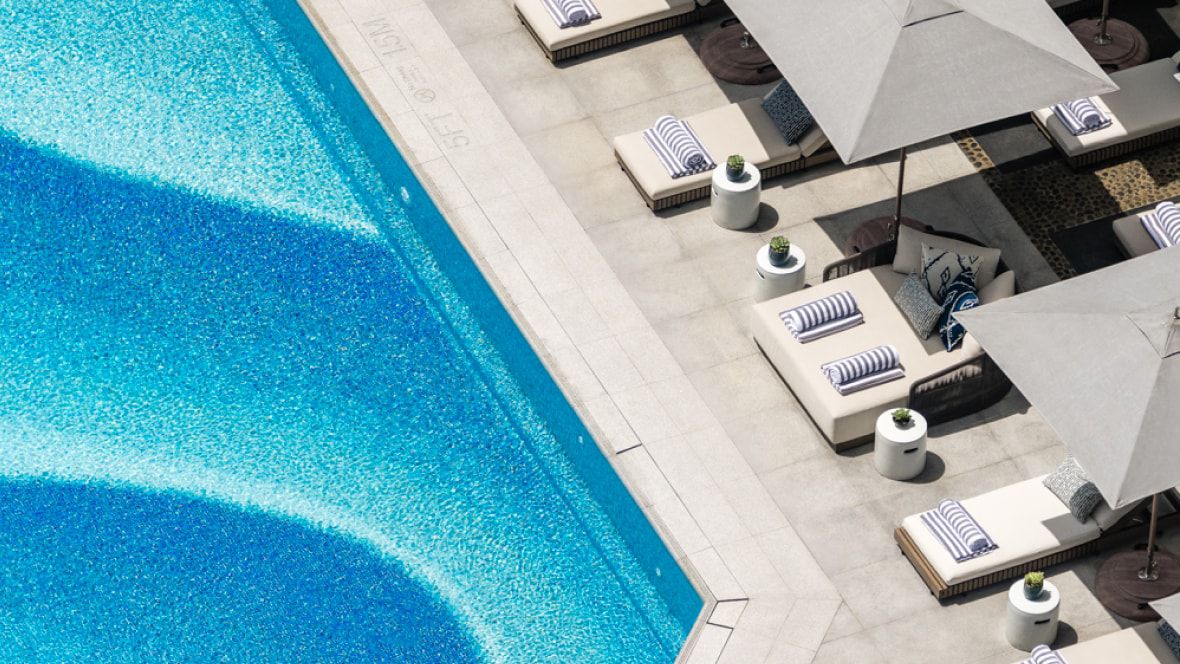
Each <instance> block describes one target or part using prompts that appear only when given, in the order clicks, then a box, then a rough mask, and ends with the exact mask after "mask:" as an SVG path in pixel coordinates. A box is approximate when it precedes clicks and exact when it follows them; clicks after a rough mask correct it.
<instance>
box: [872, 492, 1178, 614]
mask: <svg viewBox="0 0 1180 664" xmlns="http://www.w3.org/2000/svg"><path fill="white" fill-rule="evenodd" d="M1042 480H1044V476H1043V475H1042V476H1039V477H1034V478H1032V479H1028V480H1024V481H1023V482H1017V483H1016V484H1012V485H1009V486H1006V487H1003V488H1000V489H996V490H995V491H989V492H987V493H984V494H982V495H979V496H975V497H974V498H968V499H966V500H963V501H961V502H962V504H963V508H964V509H966V510H967V511H968V512H969V513H970V514H971V516H972V517H974V518H975V519H976V520H977V521H978V522H979V525H980V526H981V527H982V528H983V529H984V530H986V531H987V533H988V535H989V536H990V537H991V538H992V540H994V541H995V542H996V544H997V548H996V549H995V550H994V551H992V552H990V553H988V554H987V555H986V556H979V557H978V558H972V559H970V560H966V561H964V562H961V563H960V562H955V560H954V558H953V557H952V556H951V554H950V552H948V551H947V550H946V548H944V547H943V545H942V544H940V543H939V541H938V539H937V538H935V536H934V535H933V534H932V533H931V532H930V530H929V529H928V528H927V527H926V526H925V525H924V524H922V522H921V519H920V515H918V514H914V515H912V516H908V517H906V518H905V519H904V520H902V522H901V526H900V527H899V528H898V529H897V530H896V531H894V539H895V540H897V544H898V546H899V547H901V551H902V553H903V554H905V557H906V558H908V559H909V561H910V563H912V564H913V566H914V569H915V570H917V572H918V575H919V576H921V577H922V580H923V581H924V582H925V583H926V586H927V587H928V588H930V592H931V593H933V594H934V595H935V596H936V597H938V598H939V599H945V598H947V597H953V596H955V595H959V594H962V593H965V592H968V591H971V590H976V589H978V588H983V587H986V586H989V585H991V584H993V583H998V582H1000V581H1003V580H1005V579H1011V578H1016V577H1018V576H1020V575H1022V574H1024V573H1025V572H1029V571H1033V570H1039V569H1043V568H1045V567H1048V566H1050V565H1055V564H1057V563H1061V562H1065V561H1067V560H1072V559H1074V558H1077V557H1079V556H1082V555H1085V554H1088V553H1091V552H1093V551H1097V550H1099V549H1101V548H1104V547H1106V546H1112V545H1115V544H1118V543H1121V542H1126V541H1128V540H1130V539H1133V538H1134V537H1136V536H1138V535H1141V534H1145V532H1144V531H1145V526H1144V524H1143V523H1142V521H1143V519H1141V518H1140V517H1141V514H1140V513H1141V512H1142V510H1141V509H1137V508H1139V507H1141V506H1143V503H1142V502H1141V503H1138V504H1136V505H1132V506H1129V507H1124V508H1121V509H1118V510H1112V509H1110V508H1109V507H1108V506H1107V505H1106V504H1105V503H1102V504H1100V505H1099V506H1098V508H1097V509H1096V510H1095V511H1094V514H1093V515H1092V517H1091V518H1090V519H1088V520H1086V522H1085V523H1079V522H1078V520H1077V519H1075V518H1074V517H1073V515H1072V514H1070V512H1069V507H1067V506H1066V505H1065V504H1064V503H1062V502H1061V500H1059V499H1058V498H1057V496H1055V495H1053V492H1051V491H1050V490H1049V489H1047V488H1045V485H1044V484H1042ZM1167 502H1169V503H1170V505H1169V506H1168V510H1169V514H1168V515H1167V516H1165V517H1164V518H1165V519H1167V520H1168V521H1169V522H1170V521H1172V520H1174V519H1173V517H1175V516H1176V512H1175V510H1176V505H1175V503H1174V499H1173V498H1172V497H1169V499H1168V501H1167Z"/></svg>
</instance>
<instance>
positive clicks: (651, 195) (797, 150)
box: [613, 98, 836, 210]
mask: <svg viewBox="0 0 1180 664" xmlns="http://www.w3.org/2000/svg"><path fill="white" fill-rule="evenodd" d="M684 120H685V121H687V122H688V123H689V124H690V125H692V128H693V131H695V132H696V134H697V136H698V137H699V138H700V140H701V143H703V144H704V146H705V149H706V150H707V151H708V152H709V154H711V155H713V157H714V158H715V159H716V160H717V161H718V162H724V161H725V158H726V157H727V156H729V155H731V154H740V155H742V156H743V157H745V159H746V162H747V163H750V164H753V165H754V166H757V167H758V169H759V170H760V171H761V172H762V180H763V182H765V181H766V180H768V179H770V178H772V177H775V176H778V175H783V174H785V173H790V172H793V171H798V170H802V169H804V168H806V167H808V166H811V165H814V164H817V163H823V162H825V161H831V160H832V159H835V158H836V152H835V150H833V149H832V148H831V146H830V145H828V139H827V137H826V136H824V133H823V131H822V130H820V128H819V127H818V126H813V127H812V128H811V129H809V130H808V131H807V133H805V134H804V135H803V137H802V138H800V139H799V142H798V143H792V144H788V143H787V142H786V141H784V140H783V138H782V135H781V134H779V131H778V129H776V128H775V126H774V122H772V121H771V119H770V116H768V115H767V114H766V111H764V110H762V99H761V98H755V99H747V100H745V101H742V102H738V103H734V104H729V105H727V106H722V107H720V108H715V109H712V110H710V111H705V112H704V113H698V114H696V115H692V116H689V117H686V118H684ZM613 144H614V149H615V158H616V159H618V160H619V165H620V166H621V167H622V168H623V171H625V172H626V173H627V176H628V177H630V178H631V182H632V183H633V184H634V185H635V188H636V189H638V190H639V193H640V194H641V195H642V196H643V200H644V201H645V202H646V203H647V206H648V207H650V208H651V209H653V210H661V209H664V208H668V207H672V206H675V205H681V204H683V203H688V202H690V201H695V200H699V199H702V198H708V197H709V188H710V187H711V186H712V185H711V182H712V178H713V172H712V171H708V172H704V173H697V174H695V175H691V176H687V177H680V178H672V177H671V176H670V175H668V171H667V170H666V169H665V168H664V166H663V165H662V164H661V163H660V160H659V158H658V157H656V154H655V153H654V152H653V151H652V149H651V147H649V146H648V144H647V142H646V141H644V140H643V132H641V131H637V132H635V133H632V134H627V135H625V136H619V137H618V138H616V139H614V141H613Z"/></svg>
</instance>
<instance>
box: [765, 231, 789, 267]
mask: <svg viewBox="0 0 1180 664" xmlns="http://www.w3.org/2000/svg"><path fill="white" fill-rule="evenodd" d="M790 258H791V241H790V240H788V239H787V238H785V237H783V236H782V235H776V236H774V237H772V238H770V264H771V265H773V266H775V267H786V265H787V261H788V260H789V259H790Z"/></svg>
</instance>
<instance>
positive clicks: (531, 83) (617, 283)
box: [302, 0, 1120, 663]
mask: <svg viewBox="0 0 1180 664" xmlns="http://www.w3.org/2000/svg"><path fill="white" fill-rule="evenodd" d="M302 2H303V3H304V6H305V7H306V8H307V9H308V11H309V14H310V15H311V16H312V17H313V19H314V20H315V22H316V23H317V25H318V27H319V28H320V29H321V31H323V33H324V34H325V37H326V38H327V41H328V42H329V44H330V45H331V46H332V48H333V50H334V52H335V53H336V54H337V56H338V57H339V58H340V59H341V61H342V64H344V66H345V68H346V69H347V70H348V71H349V73H350V75H352V76H353V77H354V80H355V81H356V83H357V85H358V87H359V88H361V89H362V92H363V93H364V94H365V97H366V99H367V100H368V101H369V103H370V105H371V106H372V107H373V108H374V111H375V113H376V114H377V115H378V117H379V118H380V120H381V121H382V123H383V124H384V125H385V127H386V128H387V130H388V131H389V132H390V134H391V135H392V136H393V137H394V140H395V141H396V142H397V144H398V145H399V147H400V148H401V149H402V150H403V152H404V153H405V156H406V158H407V160H409V161H410V162H411V163H412V164H413V166H414V168H415V169H416V171H417V172H418V173H419V175H420V176H421V177H422V179H423V181H424V184H425V185H426V186H427V187H428V189H429V190H430V191H431V192H432V194H433V195H434V197H435V200H436V202H437V203H438V205H439V207H440V208H441V209H442V210H443V212H444V214H445V215H446V216H447V218H448V220H450V222H451V223H452V225H453V226H454V227H455V230H456V232H457V233H458V234H459V236H460V237H461V238H462V239H463V241H464V242H465V244H466V245H467V247H468V248H469V250H470V252H471V254H472V256H473V258H474V259H475V260H476V261H477V263H478V264H479V266H480V267H481V269H482V270H483V272H484V273H485V274H486V275H488V278H489V280H490V281H491V282H492V283H493V286H494V287H495V288H496V290H497V292H498V293H500V295H501V298H502V299H503V300H504V302H505V304H506V306H508V307H509V309H510V311H512V313H513V316H514V317H515V318H516V320H517V321H519V322H520V324H521V326H522V328H523V329H524V330H525V333H526V336H528V337H529V339H530V341H531V342H532V344H533V345H534V347H535V348H536V349H537V351H538V353H539V355H540V356H541V357H542V359H543V360H544V361H545V362H546V364H547V365H548V366H549V367H550V369H551V370H552V371H553V373H554V374H555V376H556V378H557V379H558V381H559V383H560V384H561V385H562V387H563V389H564V390H565V392H566V394H567V396H568V397H569V399H570V401H571V403H572V404H573V405H574V406H575V408H577V410H578V412H579V413H580V414H581V415H582V417H583V418H584V419H585V420H586V422H587V425H588V426H589V427H590V429H591V431H592V432H594V434H595V436H596V437H597V439H598V442H599V444H600V446H601V447H602V448H603V451H604V454H606V455H607V457H608V458H609V459H610V461H611V463H612V465H613V466H614V467H615V468H616V469H617V470H618V471H619V473H620V475H621V476H622V477H623V479H624V481H625V482H626V484H627V485H628V487H629V488H630V489H631V491H632V493H633V494H634V495H635V498H636V500H637V501H638V502H639V503H640V504H641V506H642V507H643V509H644V510H645V512H646V513H647V514H648V515H649V517H650V518H651V519H652V521H653V523H655V525H656V527H657V529H658V530H659V532H660V533H661V535H662V536H663V537H664V538H665V540H666V541H667V542H668V544H669V548H670V549H671V550H672V551H673V553H674V554H675V555H676V556H677V558H678V559H680V560H681V561H682V562H683V563H684V566H685V568H686V570H687V571H688V573H689V575H690V577H691V578H692V579H693V580H694V583H695V584H697V587H698V589H700V590H701V591H702V595H704V596H705V599H706V601H707V607H706V615H705V616H704V618H705V620H703V621H700V622H698V625H697V628H696V629H694V631H693V634H692V635H691V636H690V641H689V643H688V645H687V646H686V649H685V652H684V654H683V655H682V657H681V659H682V660H684V661H691V662H715V661H719V662H762V661H767V662H790V663H794V662H812V661H814V662H844V661H860V662H885V661H889V662H906V663H915V662H926V661H930V662H935V661H938V662H943V661H964V662H981V663H982V662H989V663H990V662H1014V661H1017V660H1019V659H1020V658H1021V656H1022V653H1020V652H1018V651H1015V650H1013V649H1011V648H1010V647H1009V646H1008V645H1007V643H1006V642H1005V641H1004V638H1003V635H1002V624H1003V615H1004V602H1005V596H1004V590H1005V589H1006V586H1004V585H1003V584H1001V585H998V586H995V587H992V588H989V589H987V590H984V591H980V592H975V593H971V594H968V595H966V596H964V597H961V598H958V599H956V600H953V601H951V602H948V603H947V604H945V605H940V604H939V603H938V602H937V601H936V600H935V599H934V598H933V597H932V596H931V595H930V594H929V593H928V592H927V590H926V587H925V586H924V585H923V584H922V582H921V581H920V579H919V578H918V576H917V574H916V573H915V572H914V571H913V569H912V568H911V567H910V565H909V563H908V562H906V560H905V559H904V558H903V557H902V556H901V555H900V553H899V552H898V549H897V547H896V546H895V545H894V543H893V540H892V530H893V528H894V527H895V526H896V525H897V524H898V523H899V522H900V520H901V518H902V517H904V516H905V515H907V514H910V513H913V512H916V511H919V510H922V509H927V508H928V507H930V506H932V505H933V504H935V503H936V502H937V501H938V500H939V499H941V498H944V497H956V498H962V497H967V496H971V495H974V494H976V493H980V492H982V491H986V490H989V489H992V488H995V487H999V486H1003V485H1005V484H1009V483H1012V482H1014V481H1017V480H1020V479H1024V478H1027V477H1030V476H1033V475H1036V474H1039V473H1044V472H1048V471H1049V470H1051V469H1052V468H1053V467H1054V466H1055V465H1056V464H1057V463H1058V462H1059V461H1060V460H1061V458H1062V456H1063V450H1062V447H1061V444H1060V442H1059V441H1058V440H1057V438H1056V436H1055V435H1054V434H1053V433H1052V431H1050V430H1049V428H1048V427H1047V426H1046V425H1045V424H1044V422H1043V421H1042V420H1041V418H1040V417H1039V416H1038V415H1037V414H1036V413H1035V412H1032V411H1031V410H1030V409H1029V408H1028V405H1027V403H1026V402H1025V401H1024V400H1023V399H1022V398H1021V397H1020V395H1019V394H1017V393H1016V392H1015V391H1014V392H1013V393H1011V394H1010V395H1009V396H1008V397H1007V398H1006V399H1005V400H1004V401H1003V402H1002V403H1001V404H1000V405H998V406H996V407H993V408H991V409H988V410H987V411H984V412H982V413H979V414H977V415H973V416H970V417H967V418H964V419H962V420H959V421H956V422H952V423H950V424H947V425H943V426H940V427H935V428H934V429H933V430H932V431H931V437H930V451H931V452H932V454H933V456H932V460H931V463H930V464H929V466H928V469H927V472H926V473H925V474H924V475H923V476H922V477H921V478H920V481H918V482H913V483H898V482H892V481H890V480H886V479H884V478H882V477H880V476H879V475H877V473H876V471H875V470H874V469H873V467H872V464H871V455H867V454H866V452H868V451H869V448H867V447H861V448H858V449H857V450H854V451H853V452H852V453H850V454H844V455H836V454H834V453H833V452H832V451H831V450H830V449H829V448H828V446H827V445H826V444H825V443H824V441H823V440H822V438H821V437H820V435H819V434H818V433H817V432H816V430H815V429H814V427H813V425H812V424H811V422H810V421H809V420H808V418H807V415H806V414H805V413H804V412H803V411H802V409H801V408H800V406H799V404H798V403H797V402H796V401H795V399H794V398H793V397H792V396H791V394H790V393H789V392H788V391H787V389H786V387H785V386H784V385H783V384H782V383H781V382H780V381H779V380H778V378H777V377H776V376H775V374H774V372H773V371H772V369H771V368H770V366H769V364H768V363H767V362H766V361H765V360H764V359H763V358H762V356H761V355H760V354H759V353H758V351H757V349H756V348H755V347H754V345H753V343H752V341H751V339H750V337H749V335H748V333H747V332H746V329H745V311H746V310H747V308H748V306H749V304H750V302H751V300H750V292H751V290H752V286H753V281H752V279H753V265H752V262H753V255H754V252H755V250H756V249H757V248H758V247H759V246H760V245H761V244H763V243H765V242H766V240H767V239H768V238H769V237H770V236H771V235H773V234H780V233H781V234H785V235H787V236H788V237H790V238H791V240H792V241H793V242H797V243H798V244H799V245H801V246H802V247H804V248H805V250H806V251H807V253H808V280H809V281H810V282H812V283H814V282H816V281H818V280H819V278H820V277H819V274H820V270H821V269H822V267H823V265H825V264H826V263H828V262H831V261H832V260H836V259H838V258H840V257H841V254H840V251H839V247H840V245H841V244H842V242H843V240H844V238H845V237H846V235H847V234H848V233H849V232H850V230H851V229H852V228H853V227H855V225H856V223H858V222H859V221H860V220H862V219H864V218H866V217H869V216H876V215H878V214H881V213H884V212H885V211H887V210H889V209H891V208H890V206H891V205H892V201H891V200H890V199H891V197H892V195H893V191H894V186H895V184H894V183H895V181H894V179H893V178H894V177H895V172H896V168H895V167H896V164H894V163H892V161H891V160H889V159H880V160H874V161H871V162H869V163H866V164H861V165H857V166H855V167H847V166H844V165H842V164H839V163H834V164H828V165H825V166H822V167H819V168H817V169H815V170H812V171H809V172H804V173H801V174H796V175H793V176H787V177H785V178H782V179H779V180H777V181H774V182H773V183H772V184H771V186H770V187H769V188H767V189H766V190H764V191H763V203H764V209H763V215H762V219H761V221H760V222H759V225H758V226H757V227H756V230H755V231H753V232H737V231H726V230H723V229H721V228H719V227H717V226H715V225H714V224H713V223H712V221H711V220H710V217H709V210H708V206H707V204H700V203H698V204H694V205H687V206H684V207H683V208H680V209H673V210H670V211H666V212H661V213H659V214H653V213H651V212H650V211H648V209H647V208H646V207H645V206H644V205H643V202H642V200H641V198H640V196H639V195H638V193H637V192H636V191H635V190H634V188H633V187H632V186H631V183H630V182H629V181H628V180H627V178H626V176H625V175H623V173H622V172H621V171H620V170H619V168H618V166H617V165H616V164H615V161H614V158H613V155H612V153H611V150H610V147H609V139H610V138H611V137H613V136H616V135H618V134H621V133H625V132H630V131H634V130H637V129H640V128H643V127H645V126H647V125H648V124H649V123H650V122H651V121H652V120H653V119H654V118H655V117H657V116H658V115H660V114H663V113H666V112H674V113H677V114H690V113H694V112H698V111H703V110H707V109H710V108H713V107H716V106H719V105H721V104H725V103H728V102H729V101H733V100H739V99H744V98H748V97H751V96H754V95H758V94H761V93H762V92H763V91H764V90H765V88H746V87H742V86H729V85H722V84H718V83H717V81H715V80H714V79H713V78H712V76H710V75H709V74H708V73H707V72H706V71H705V70H704V68H703V67H702V65H701V63H700V60H699V59H698V58H697V56H696V53H695V51H694V48H693V47H694V45H695V44H697V43H699V40H700V37H701V35H703V34H705V33H706V32H707V31H708V30H710V29H712V28H714V27H715V26H716V21H714V22H711V23H709V24H706V25H705V26H702V27H699V28H696V29H692V30H687V31H680V32H673V33H670V34H668V35H666V36H662V37H659V38H656V39H650V40H646V41H642V42H639V43H636V44H633V45H629V46H626V47H622V48H616V49H612V50H610V51H607V52H605V53H603V54H600V55H595V56H592V57H586V58H582V59H578V60H574V61H572V62H571V63H569V64H564V65H561V66H557V67H555V66H553V65H552V64H550V63H549V62H548V61H547V60H546V59H545V58H544V57H543V56H542V54H541V52H540V50H539V49H538V48H537V46H536V45H535V44H534V43H533V42H532V41H531V39H530V38H529V36H528V34H527V33H526V32H525V31H524V29H523V28H522V27H521V26H520V24H519V22H518V21H517V20H516V17H515V15H514V14H513V12H512V8H511V3H510V2H509V1H508V0H496V1H493V2H476V1H475V0H430V1H428V2H422V1H421V0H302ZM907 189H908V191H909V194H908V195H907V197H906V211H907V214H909V215H910V216H915V217H918V218H920V219H923V220H924V221H926V222H928V223H931V224H934V225H936V226H937V227H939V228H942V229H948V230H954V231H958V232H961V233H966V234H968V235H972V236H975V237H977V238H979V239H981V240H983V241H985V242H987V243H988V244H990V245H992V246H998V247H1001V248H1002V249H1003V250H1004V259H1005V261H1006V262H1007V263H1008V264H1009V265H1010V266H1011V267H1012V268H1013V269H1014V270H1015V271H1016V273H1017V275H1018V278H1019V280H1020V284H1021V287H1022V288H1026V289H1027V288H1034V287H1037V286H1041V285H1044V284H1047V283H1051V282H1052V281H1055V280H1056V276H1055V275H1054V273H1053V271H1052V269H1050V267H1049V266H1048V264H1047V263H1046V262H1045V261H1044V260H1043V259H1042V258H1041V256H1040V254H1038V253H1037V251H1036V250H1035V248H1034V247H1033V246H1032V245H1031V243H1029V241H1028V239H1027V237H1025V235H1024V233H1023V232H1022V231H1021V230H1020V229H1019V227H1018V225H1017V224H1016V223H1015V221H1013V220H1012V218H1011V217H1010V215H1008V213H1007V211H1006V210H1005V209H1004V207H1003V206H1002V205H1001V204H1000V203H999V201H998V200H997V199H996V198H995V196H994V195H993V194H992V192H991V190H990V189H989V188H988V187H987V185H986V184H985V183H984V181H983V179H982V178H981V177H980V176H979V175H978V174H977V173H976V170H975V169H974V168H973V167H972V165H971V164H970V163H969V162H968V161H967V159H966V158H965V157H964V156H963V155H962V153H961V151H960V150H959V149H958V147H957V146H956V145H955V144H954V143H953V142H952V141H950V140H949V139H943V140H938V141H933V142H930V143H929V144H927V145H924V146H920V148H919V149H916V150H914V151H912V152H911V160H910V161H909V162H908V164H907ZM1098 560H1099V559H1098V558H1096V557H1089V558H1084V559H1082V560H1080V561H1078V562H1075V563H1073V564H1070V565H1066V566H1061V567H1057V568H1054V569H1052V570H1051V572H1050V578H1051V579H1052V580H1053V582H1054V583H1055V584H1056V585H1057V586H1058V587H1059V588H1060V589H1061V590H1062V593H1063V596H1064V600H1063V604H1062V612H1061V618H1062V622H1063V623H1065V626H1063V630H1062V633H1061V640H1059V643H1063V642H1065V643H1068V642H1070V641H1072V640H1073V639H1078V638H1081V639H1084V638H1088V637H1091V636H1095V635H1098V634H1102V633H1106V632H1109V631H1113V630H1115V629H1117V628H1118V627H1119V626H1120V624H1119V623H1118V622H1116V621H1115V620H1114V619H1113V618H1112V617H1111V616H1110V615H1109V614H1107V613H1106V612H1105V610H1103V609H1102V607H1101V605H1099V604H1098V602H1097V601H1096V600H1095V599H1094V597H1093V593H1092V591H1091V590H1090V586H1091V585H1092V582H1093V576H1094V570H1095V569H1096V566H1097V562H1098ZM709 600H715V603H712V602H709Z"/></svg>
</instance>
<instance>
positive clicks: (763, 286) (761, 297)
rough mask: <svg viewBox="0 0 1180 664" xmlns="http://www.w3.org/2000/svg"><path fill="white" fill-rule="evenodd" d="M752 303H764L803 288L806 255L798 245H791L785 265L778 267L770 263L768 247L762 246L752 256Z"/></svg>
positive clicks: (805, 273) (805, 272) (805, 275)
mask: <svg viewBox="0 0 1180 664" xmlns="http://www.w3.org/2000/svg"><path fill="white" fill-rule="evenodd" d="M754 264H755V268H754V280H755V281H754V301H755V302H765V301H766V300H770V299H773V298H776V297H778V296H780V295H786V294H787V293H794V292H795V291H797V290H799V289H801V288H803V285H804V283H805V279H806V277H807V254H806V253H804V252H803V249H801V248H799V245H797V244H792V245H791V253H790V254H788V255H787V264H786V265H784V266H782V267H778V266H776V265H771V263H770V245H766V244H764V245H762V247H761V248H760V249H758V253H756V254H754Z"/></svg>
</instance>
